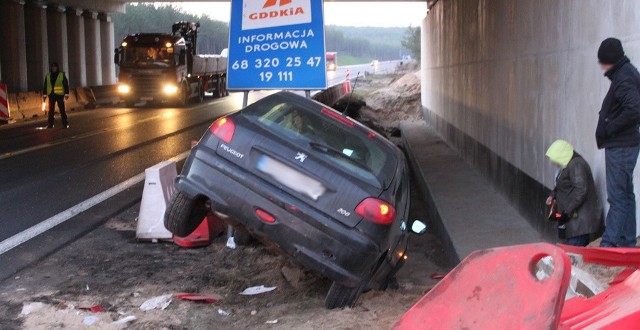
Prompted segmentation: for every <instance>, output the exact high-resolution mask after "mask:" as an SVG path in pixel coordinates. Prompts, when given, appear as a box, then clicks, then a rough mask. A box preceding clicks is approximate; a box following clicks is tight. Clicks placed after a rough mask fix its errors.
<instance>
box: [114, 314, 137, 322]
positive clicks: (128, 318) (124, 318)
mask: <svg viewBox="0 0 640 330" xmlns="http://www.w3.org/2000/svg"><path fill="white" fill-rule="evenodd" d="M137 319H138V318H137V317H135V316H134V315H127V316H125V317H123V318H121V319H119V320H117V321H113V322H111V324H127V323H129V322H133V321H135V320H137Z"/></svg>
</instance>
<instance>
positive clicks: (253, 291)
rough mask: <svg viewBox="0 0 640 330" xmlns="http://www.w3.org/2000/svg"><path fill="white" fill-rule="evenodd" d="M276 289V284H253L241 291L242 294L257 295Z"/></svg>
mask: <svg viewBox="0 0 640 330" xmlns="http://www.w3.org/2000/svg"><path fill="white" fill-rule="evenodd" d="M275 289H276V287H275V286H270V287H266V286H264V285H260V286H252V287H250V288H246V289H244V291H242V292H240V294H241V295H243V296H253V295H256V294H261V293H265V292H270V291H273V290H275Z"/></svg>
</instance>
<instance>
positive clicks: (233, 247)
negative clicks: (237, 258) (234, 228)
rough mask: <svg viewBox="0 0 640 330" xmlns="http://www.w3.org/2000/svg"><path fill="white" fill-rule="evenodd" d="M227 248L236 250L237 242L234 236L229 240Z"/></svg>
mask: <svg viewBox="0 0 640 330" xmlns="http://www.w3.org/2000/svg"><path fill="white" fill-rule="evenodd" d="M227 247H228V248H230V249H231V250H235V248H236V241H234V240H233V236H231V237H229V238H227Z"/></svg>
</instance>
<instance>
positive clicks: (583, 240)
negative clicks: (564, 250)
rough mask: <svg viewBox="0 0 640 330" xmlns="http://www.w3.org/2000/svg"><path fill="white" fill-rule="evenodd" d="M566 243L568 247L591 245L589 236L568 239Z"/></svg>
mask: <svg viewBox="0 0 640 330" xmlns="http://www.w3.org/2000/svg"><path fill="white" fill-rule="evenodd" d="M565 243H567V245H573V246H587V245H588V244H589V234H584V235H580V236H574V237H568V238H567V239H566V241H565Z"/></svg>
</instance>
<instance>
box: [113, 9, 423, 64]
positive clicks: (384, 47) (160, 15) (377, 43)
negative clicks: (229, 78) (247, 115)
mask: <svg viewBox="0 0 640 330" xmlns="http://www.w3.org/2000/svg"><path fill="white" fill-rule="evenodd" d="M112 19H113V24H114V32H115V38H116V45H114V46H117V45H118V44H119V43H120V40H122V38H124V37H125V36H126V35H128V34H134V33H139V32H148V33H154V32H155V33H168V32H170V31H171V25H172V24H173V23H174V22H178V21H192V22H200V30H199V33H198V52H199V53H201V54H219V53H220V52H221V51H222V50H223V49H225V48H227V47H228V45H229V24H228V23H226V22H221V21H217V20H214V19H211V18H209V17H208V16H206V15H202V16H197V15H193V14H189V13H187V12H185V11H184V10H183V9H181V8H179V7H177V6H174V5H170V4H164V5H160V6H157V5H154V4H135V5H132V4H128V5H127V7H126V13H125V14H114V15H113V17H112ZM405 32H406V31H405V29H403V28H379V27H346V26H327V27H325V34H326V35H325V44H326V48H327V51H335V52H338V53H339V54H340V53H342V54H346V55H351V56H354V57H361V58H371V59H378V60H393V59H398V58H400V57H401V56H402V55H407V54H410V51H409V50H408V49H407V48H410V47H407V46H403V44H402V43H401V41H402V39H403V35H404V34H405ZM414 33H415V32H414Z"/></svg>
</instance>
